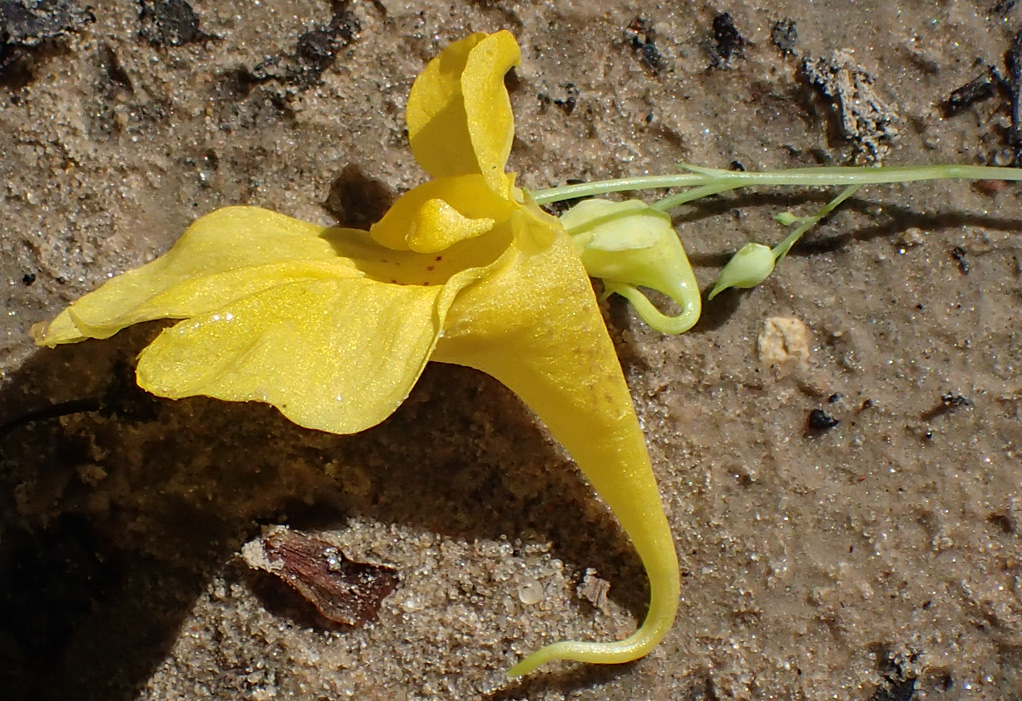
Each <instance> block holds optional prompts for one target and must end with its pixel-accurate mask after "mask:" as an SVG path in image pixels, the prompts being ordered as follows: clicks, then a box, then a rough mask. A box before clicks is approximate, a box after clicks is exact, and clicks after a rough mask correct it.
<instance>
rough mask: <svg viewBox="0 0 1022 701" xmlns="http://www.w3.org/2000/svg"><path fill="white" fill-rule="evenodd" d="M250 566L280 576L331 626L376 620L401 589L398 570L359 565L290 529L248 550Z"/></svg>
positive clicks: (269, 533) (271, 533) (271, 532)
mask: <svg viewBox="0 0 1022 701" xmlns="http://www.w3.org/2000/svg"><path fill="white" fill-rule="evenodd" d="M242 555H243V556H244V558H245V561H246V562H247V563H248V565H249V566H250V567H252V568H254V569H258V570H263V571H265V572H269V573H270V574H273V575H275V576H277V577H279V578H280V579H281V580H282V581H283V582H285V583H286V584H287V585H288V586H290V587H292V588H293V589H294V590H295V591H297V592H298V593H299V594H301V595H302V597H304V598H305V599H306V600H307V601H308V602H309V603H311V604H312V605H313V606H315V607H316V609H317V610H318V611H319V612H320V613H321V614H322V615H323V617H324V618H326V619H327V620H329V621H333V622H334V623H341V624H343V625H348V626H357V625H365V624H366V623H369V622H372V621H375V620H376V619H377V615H378V613H379V609H380V602H382V601H383V599H384V598H386V597H387V596H388V595H389V594H390V593H391V592H392V591H394V589H396V588H397V585H398V581H399V578H398V573H397V570H396V569H394V568H393V567H386V566H384V565H373V564H368V563H363V562H355V561H354V560H349V559H348V558H347V557H345V555H344V553H342V552H341V551H340V550H339V549H338V548H337V546H335V545H332V544H331V543H329V542H327V541H325V540H322V539H321V538H317V537H315V536H312V535H309V534H307V533H303V532H301V531H295V530H291V529H290V528H287V527H285V526H273V527H271V528H269V529H267V530H266V531H265V532H264V533H263V535H262V536H261V537H260V538H258V539H256V540H254V541H251V542H249V543H247V544H246V545H245V547H244V548H243V549H242Z"/></svg>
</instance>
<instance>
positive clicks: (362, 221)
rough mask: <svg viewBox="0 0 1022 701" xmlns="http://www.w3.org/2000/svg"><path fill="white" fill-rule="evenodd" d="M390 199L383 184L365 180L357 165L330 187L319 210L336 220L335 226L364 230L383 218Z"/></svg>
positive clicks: (343, 172)
mask: <svg viewBox="0 0 1022 701" xmlns="http://www.w3.org/2000/svg"><path fill="white" fill-rule="evenodd" d="M394 198H395V193H394V191H393V190H391V189H390V187H388V186H387V184H386V183H385V182H383V181H382V180H377V179H375V178H371V177H369V176H368V175H366V174H365V173H364V172H363V171H362V169H361V168H359V167H358V166H357V165H347V166H345V167H344V169H343V170H342V171H341V174H340V175H339V176H337V177H336V178H334V181H333V182H332V183H330V194H329V195H327V198H326V202H324V203H323V208H324V209H325V210H326V211H328V212H330V214H332V215H333V216H334V217H335V218H336V219H337V225H338V226H345V227H349V228H352V229H368V228H369V227H370V226H372V225H373V224H375V223H376V222H378V221H379V220H380V219H382V218H383V215H384V214H385V213H386V211H387V210H388V209H390V205H391V204H393V203H394Z"/></svg>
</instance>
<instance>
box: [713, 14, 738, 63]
mask: <svg viewBox="0 0 1022 701" xmlns="http://www.w3.org/2000/svg"><path fill="white" fill-rule="evenodd" d="M744 49H745V37H743V36H742V35H741V33H740V32H739V31H738V28H737V27H735V22H734V20H733V19H731V13H729V12H721V13H720V14H719V15H717V16H716V17H714V18H713V45H712V46H711V47H710V52H711V54H712V56H713V62H714V64H715V65H717V66H721V65H723V64H725V63H727V62H728V61H729V60H731V57H732V56H741V55H742V53H743V50H744Z"/></svg>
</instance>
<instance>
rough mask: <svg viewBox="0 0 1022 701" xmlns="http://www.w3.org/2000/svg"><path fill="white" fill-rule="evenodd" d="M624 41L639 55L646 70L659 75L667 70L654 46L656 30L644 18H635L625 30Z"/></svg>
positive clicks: (665, 61)
mask: <svg viewBox="0 0 1022 701" xmlns="http://www.w3.org/2000/svg"><path fill="white" fill-rule="evenodd" d="M625 40H626V41H627V42H628V44H629V45H630V46H631V47H632V50H633V51H635V52H636V53H638V54H639V60H641V61H642V64H643V65H644V66H646V68H648V69H650V70H651V71H653V72H654V73H659V72H661V71H663V70H665V69H666V68H667V60H666V59H665V58H664V57H663V54H661V53H660V50H659V49H658V48H657V45H656V30H654V29H653V25H651V24H650V23H649V21H648V20H647V19H646V18H645V17H641V16H640V17H636V18H635V19H633V20H632V22H631V24H629V25H628V28H627V29H626V30H625Z"/></svg>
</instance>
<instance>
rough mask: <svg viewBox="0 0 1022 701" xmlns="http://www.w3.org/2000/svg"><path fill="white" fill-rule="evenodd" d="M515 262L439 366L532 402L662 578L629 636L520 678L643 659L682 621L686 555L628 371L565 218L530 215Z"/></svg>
mask: <svg viewBox="0 0 1022 701" xmlns="http://www.w3.org/2000/svg"><path fill="white" fill-rule="evenodd" d="M511 226H512V228H513V229H514V232H515V240H514V243H513V244H512V246H511V249H510V253H509V255H507V256H505V257H504V258H502V259H501V260H502V262H503V265H502V266H501V267H497V268H495V269H494V270H493V271H492V272H491V273H490V274H489V275H487V276H486V277H485V278H483V279H481V280H479V282H477V283H476V284H474V285H472V286H471V287H468V288H466V289H465V290H464V291H463V292H462V293H461V294H460V295H459V296H458V298H457V300H456V301H455V303H454V304H453V305H452V307H451V311H450V315H449V318H448V323H447V325H446V327H445V334H444V337H443V338H442V339H440V341H439V343H438V344H437V349H436V352H435V353H434V356H433V359H434V360H438V361H441V362H448V363H455V364H459V365H467V366H469V367H474V368H476V369H479V370H482V371H483V372H486V373H488V374H490V375H492V376H493V377H495V378H496V379H498V380H499V381H500V382H502V383H503V384H504V385H506V386H507V387H508V388H509V389H511V390H512V391H513V392H514V393H515V394H517V395H518V396H519V397H521V398H522V400H523V401H524V402H525V403H526V404H527V405H528V406H529V408H531V409H532V410H533V411H534V412H536V414H537V416H539V418H540V419H541V420H542V421H543V422H544V423H545V424H546V425H547V426H548V427H549V428H550V431H551V433H552V434H553V435H554V437H555V438H556V439H557V440H558V441H560V443H561V444H562V445H563V446H564V447H565V448H566V449H567V450H568V452H569V453H570V454H571V456H572V458H574V459H575V462H576V463H577V464H578V466H579V468H580V469H581V470H582V472H583V473H584V474H585V475H586V477H587V478H588V479H589V481H590V483H591V484H592V486H593V487H594V488H595V490H596V491H597V493H598V494H599V495H600V496H601V497H602V498H603V500H604V501H605V502H606V503H607V505H608V506H609V507H610V508H611V510H612V511H613V513H614V515H615V516H616V517H617V519H618V521H619V522H620V523H621V526H622V527H623V528H624V530H625V532H626V533H627V534H628V536H629V538H631V540H632V543H633V544H634V546H635V548H636V550H637V551H638V552H639V555H640V557H641V558H642V561H643V564H644V565H645V567H646V571H647V573H648V575H649V579H650V597H651V601H650V608H649V613H648V614H647V617H646V620H645V622H644V623H643V624H642V626H641V627H640V628H639V629H638V630H637V631H636V632H635V633H634V634H633V635H632V636H631V637H629V638H627V639H625V640H621V641H617V642H610V643H581V642H563V643H557V644H555V645H552V646H549V647H546V648H543V649H542V650H540V651H538V652H536V653H533V654H532V655H530V656H529V657H527V658H526V659H525V660H523V661H522V662H520V663H519V664H518V665H516V666H515V667H514V668H513V669H512V670H511V672H510V673H509V674H511V675H512V676H517V675H519V674H524V673H526V672H528V671H530V670H531V669H533V668H535V667H536V666H538V665H540V664H543V663H544V662H547V661H550V660H553V659H573V660H579V661H583V662H598V663H613V662H627V661H629V660H634V659H637V658H639V657H641V656H643V655H645V654H646V653H647V652H649V651H650V650H651V649H653V647H655V646H656V645H657V643H659V641H660V640H661V639H662V638H663V637H664V635H666V633H667V631H668V630H669V629H670V627H671V624H672V623H673V621H674V616H675V613H676V611H677V607H678V595H679V589H680V583H679V571H678V560H677V554H676V553H675V550H674V540H673V537H672V535H671V530H670V527H669V525H668V523H667V519H666V518H665V516H664V512H663V507H662V504H661V501H660V492H659V490H658V488H657V484H656V480H655V478H654V476H653V471H652V467H651V466H650V462H649V456H648V453H647V452H646V446H645V441H644V438H643V435H642V431H641V429H640V428H639V423H638V420H637V419H636V416H635V411H634V409H633V408H632V400H631V396H630V394H629V391H628V386H627V385H626V384H625V380H624V376H623V374H622V372H621V366H620V364H619V362H618V359H617V355H616V353H615V351H614V345H613V343H612V342H611V340H610V336H609V335H608V333H607V329H606V327H605V326H604V323H603V319H602V317H601V316H600V312H599V308H598V306H597V304H596V299H595V297H594V295H593V290H592V287H591V286H590V284H589V279H588V277H587V275H586V272H585V269H584V268H583V267H582V264H581V262H580V261H579V258H578V255H577V254H576V253H575V250H574V247H573V245H572V242H571V240H570V239H569V237H568V236H567V235H566V234H565V232H564V230H563V229H561V228H560V226H559V224H558V223H557V221H556V220H555V219H553V218H552V217H549V216H548V215H545V214H542V213H541V212H538V211H536V212H533V211H530V210H525V209H523V210H521V211H519V212H516V213H515V214H514V215H512V218H511Z"/></svg>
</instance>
